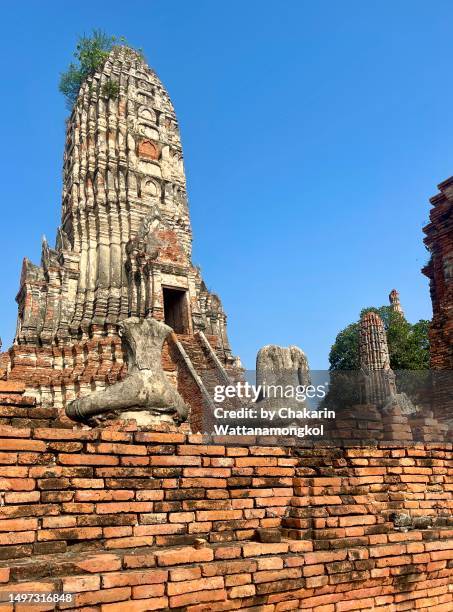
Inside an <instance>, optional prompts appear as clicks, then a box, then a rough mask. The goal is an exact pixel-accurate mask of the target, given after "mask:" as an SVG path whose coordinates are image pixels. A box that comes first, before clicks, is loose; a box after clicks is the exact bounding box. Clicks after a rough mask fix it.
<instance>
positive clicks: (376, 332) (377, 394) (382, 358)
mask: <svg viewBox="0 0 453 612" xmlns="http://www.w3.org/2000/svg"><path fill="white" fill-rule="evenodd" d="M359 356H360V367H361V369H362V371H363V373H364V376H365V396H366V402H367V403H369V404H374V405H376V406H382V405H383V404H384V403H385V402H386V400H387V399H388V398H389V397H390V396H391V395H394V394H395V393H396V385H395V374H394V373H393V370H392V369H391V368H390V355H389V349H388V345H387V336H386V333H385V328H384V324H383V322H382V319H381V317H380V316H379V315H378V314H377V313H375V312H367V313H366V314H365V315H364V316H363V317H362V318H361V320H360V331H359Z"/></svg>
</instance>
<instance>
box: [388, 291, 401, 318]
mask: <svg viewBox="0 0 453 612" xmlns="http://www.w3.org/2000/svg"><path fill="white" fill-rule="evenodd" d="M389 302H390V306H391V308H392V310H393V312H398V313H399V314H400V315H402V316H404V311H403V308H402V306H401V302H400V294H399V293H398V291H397V290H396V289H392V290H391V291H390V293H389Z"/></svg>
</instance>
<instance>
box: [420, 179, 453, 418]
mask: <svg viewBox="0 0 453 612" xmlns="http://www.w3.org/2000/svg"><path fill="white" fill-rule="evenodd" d="M438 188H439V193H438V194H437V195H435V196H434V197H432V198H431V200H430V201H431V204H432V205H433V207H432V209H431V212H430V223H428V225H427V226H426V227H425V228H423V231H424V232H425V234H426V237H425V240H424V242H425V244H426V246H427V247H428V249H429V251H430V253H431V257H430V260H429V262H428V264H427V265H426V266H425V267H424V268H423V270H422V271H423V273H424V274H426V276H427V277H428V278H429V286H430V292H431V301H432V305H433V318H432V322H431V327H430V332H429V341H430V356H431V368H432V369H433V370H441V372H439V373H436V372H435V373H434V380H435V382H436V393H435V414H436V416H437V417H438V418H439V419H443V420H444V419H445V420H450V421H451V422H452V423H453V177H450V178H449V179H447V180H446V181H444V182H443V183H441V184H440V185H438Z"/></svg>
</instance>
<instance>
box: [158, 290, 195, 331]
mask: <svg viewBox="0 0 453 612" xmlns="http://www.w3.org/2000/svg"><path fill="white" fill-rule="evenodd" d="M162 291H163V296H164V317H165V323H166V324H167V325H169V326H170V327H172V328H173V330H174V331H175V332H176V333H177V334H188V333H189V313H188V307H187V296H186V293H187V292H186V291H185V290H184V289H174V288H170V287H162Z"/></svg>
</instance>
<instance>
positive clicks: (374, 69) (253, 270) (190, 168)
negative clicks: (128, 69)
mask: <svg viewBox="0 0 453 612" xmlns="http://www.w3.org/2000/svg"><path fill="white" fill-rule="evenodd" d="M2 22H3V28H2V37H1V39H0V45H1V53H0V62H1V65H0V68H1V71H0V74H1V80H0V104H1V113H0V118H1V119H0V121H1V134H2V145H1V147H0V151H1V153H0V154H1V160H0V173H1V177H0V178H1V182H0V185H1V216H0V219H1V253H2V284H1V288H2V290H1V300H0V336H1V337H2V338H3V341H4V348H5V347H6V346H7V345H9V343H10V342H11V340H12V337H13V334H14V328H15V320H16V304H15V302H14V297H15V295H16V292H17V289H18V283H19V273H20V266H21V261H22V258H23V257H24V256H25V255H26V256H28V257H29V258H30V259H32V260H33V261H35V262H38V261H39V258H40V248H41V247H40V242H41V235H42V234H46V236H47V237H48V238H49V239H50V241H51V242H52V243H53V241H54V237H55V229H56V227H57V225H58V223H59V219H60V193H61V167H62V152H63V142H64V119H65V116H66V113H67V111H66V108H65V104H64V100H63V98H62V96H61V95H60V94H59V92H58V90H57V83H58V77H59V73H60V72H61V71H63V70H64V69H65V67H66V66H67V64H68V62H69V61H70V60H71V54H72V52H73V49H74V47H75V44H76V40H77V36H78V35H79V34H81V33H83V32H86V33H89V32H90V31H91V30H92V29H93V28H102V29H104V30H105V31H106V32H108V33H111V34H116V35H119V36H121V35H124V36H125V37H126V38H127V39H128V41H129V42H130V43H131V44H132V45H134V46H137V47H143V49H144V51H145V55H146V56H147V59H148V61H149V63H150V65H151V66H152V67H154V68H155V70H156V71H157V73H158V74H159V75H160V77H161V78H162V80H163V82H164V84H165V85H166V86H167V88H168V90H169V92H170V95H171V97H172V99H173V102H174V104H175V107H176V112H177V114H178V117H179V121H180V125H181V131H182V138H183V146H184V154H185V164H186V172H187V177H188V187H189V198H190V206H191V214H192V224H193V231H194V262H195V263H197V264H200V265H201V267H202V270H203V273H204V277H205V279H206V281H207V284H208V286H209V287H210V288H211V289H213V290H215V291H216V292H218V293H219V294H220V296H221V298H222V300H223V303H224V306H225V309H226V311H227V313H228V315H229V334H230V340H231V343H232V346H233V349H234V352H235V353H236V354H239V355H241V357H242V359H243V361H244V363H245V364H246V365H247V366H248V367H253V366H254V360H255V355H256V352H257V350H258V349H259V348H260V347H261V346H262V345H264V344H268V343H276V344H281V345H288V344H297V345H299V346H300V347H301V348H303V349H304V350H305V351H306V353H307V356H308V358H309V361H310V365H311V366H312V367H313V368H323V367H326V366H327V356H328V352H329V348H330V346H331V344H332V342H333V340H334V338H335V336H336V334H337V332H338V331H339V330H340V329H341V328H342V327H344V326H345V325H346V324H348V323H349V322H351V321H352V320H355V319H356V318H357V315H358V313H359V311H360V310H361V308H363V307H365V306H370V305H376V306H378V305H381V304H383V303H386V302H387V295H388V293H389V291H390V289H392V288H393V287H396V288H398V289H399V290H400V293H401V299H402V303H403V306H404V308H405V311H406V313H407V316H408V318H409V319H410V320H417V319H419V318H430V317H431V303H430V299H429V291H428V282H427V279H425V278H424V277H423V276H422V274H421V272H420V268H421V267H422V265H423V264H424V263H425V261H426V260H427V253H426V251H425V249H424V247H423V244H422V231H421V228H422V226H423V225H424V223H425V222H426V220H427V218H428V215H429V208H430V206H429V202H428V197H429V196H431V195H434V194H435V193H436V185H437V184H438V183H439V182H440V181H442V180H444V179H446V178H447V177H449V176H450V175H451V174H453V145H452V142H453V102H452V100H453V79H452V78H451V72H452V63H453V37H452V36H451V24H452V22H453V4H452V3H451V2H448V1H442V0H437V1H436V2H426V1H419V0H399V1H398V2H392V1H390V0H385V1H383V2H379V3H377V2H376V3H374V2H363V0H360V1H347V0H346V1H342V2H339V1H336V0H335V1H334V0H331V1H329V2H326V1H318V2H311V1H310V2H308V1H305V0H301V1H297V0H290V1H288V0H287V1H286V2H282V3H276V2H271V1H269V0H259V1H258V0H248V1H246V2H244V1H239V0H228V2H226V1H225V2H208V1H206V0H196V1H195V0H192V1H191V2H187V1H186V0H179V1H165V2H163V1H157V0H151V1H150V0H147V1H131V2H128V3H125V2H124V1H121V2H118V1H116V0H110V1H109V2H108V3H107V2H93V1H91V2H86V1H84V0H78V2H72V3H68V2H55V1H54V2H31V1H29V2H21V3H13V2H10V3H6V4H4V5H3V6H2Z"/></svg>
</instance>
